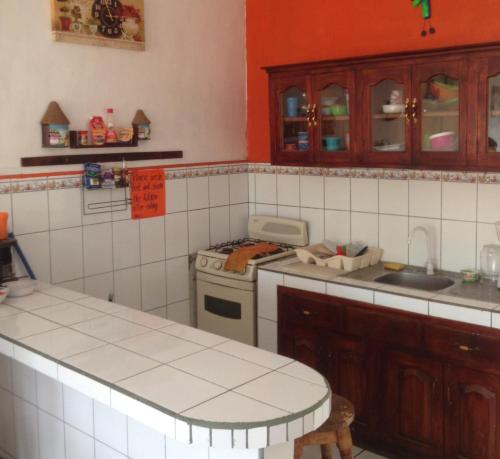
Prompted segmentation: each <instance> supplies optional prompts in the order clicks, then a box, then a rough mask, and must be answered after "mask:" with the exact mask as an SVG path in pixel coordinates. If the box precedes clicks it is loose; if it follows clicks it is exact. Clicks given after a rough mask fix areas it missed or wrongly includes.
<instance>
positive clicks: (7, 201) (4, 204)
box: [0, 181, 13, 232]
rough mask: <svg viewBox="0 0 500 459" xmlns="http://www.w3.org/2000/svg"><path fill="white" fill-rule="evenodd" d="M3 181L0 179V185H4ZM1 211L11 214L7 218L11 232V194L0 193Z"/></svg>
mask: <svg viewBox="0 0 500 459" xmlns="http://www.w3.org/2000/svg"><path fill="white" fill-rule="evenodd" d="M2 183H3V181H0V185H2ZM0 212H7V213H8V214H9V218H8V220H7V229H8V231H9V232H11V231H12V221H13V220H12V219H13V214H12V195H11V194H10V193H9V194H0Z"/></svg>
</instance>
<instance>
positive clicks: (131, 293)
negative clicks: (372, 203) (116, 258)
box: [114, 266, 141, 309]
mask: <svg viewBox="0 0 500 459" xmlns="http://www.w3.org/2000/svg"><path fill="white" fill-rule="evenodd" d="M114 276H115V301H116V302H117V303H118V304H122V305H123V306H129V307H130V308H134V309H141V268H140V267H139V266H137V267H135V268H127V269H121V270H119V271H115V272H114Z"/></svg>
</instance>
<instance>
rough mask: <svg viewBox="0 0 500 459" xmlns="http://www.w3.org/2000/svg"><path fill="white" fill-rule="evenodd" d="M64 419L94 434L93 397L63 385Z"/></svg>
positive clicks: (89, 433)
mask: <svg viewBox="0 0 500 459" xmlns="http://www.w3.org/2000/svg"><path fill="white" fill-rule="evenodd" d="M63 402H64V421H65V422H66V423H68V424H71V425H72V426H73V427H76V428H77V429H78V430H81V431H82V432H85V433H87V434H88V435H94V407H93V405H92V399H91V398H90V397H87V396H85V395H83V394H82V393H81V392H78V391H76V390H74V389H71V388H70V387H68V386H64V387H63Z"/></svg>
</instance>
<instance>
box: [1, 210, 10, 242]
mask: <svg viewBox="0 0 500 459" xmlns="http://www.w3.org/2000/svg"><path fill="white" fill-rule="evenodd" d="M8 221H9V213H8V212H0V241H2V240H4V239H7V238H8V237H9V231H8V229H7V227H8Z"/></svg>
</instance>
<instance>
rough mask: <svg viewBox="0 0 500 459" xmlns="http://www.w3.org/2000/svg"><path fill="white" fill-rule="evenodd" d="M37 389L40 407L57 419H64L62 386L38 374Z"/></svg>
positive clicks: (52, 379)
mask: <svg viewBox="0 0 500 459" xmlns="http://www.w3.org/2000/svg"><path fill="white" fill-rule="evenodd" d="M36 388H37V400H38V407H39V408H41V409H42V410H45V411H47V413H49V414H51V415H52V416H55V417H56V418H59V419H62V418H63V389H62V384H61V383H60V382H59V381H57V380H55V379H54V378H50V377H49V376H45V375H44V374H42V373H36Z"/></svg>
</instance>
